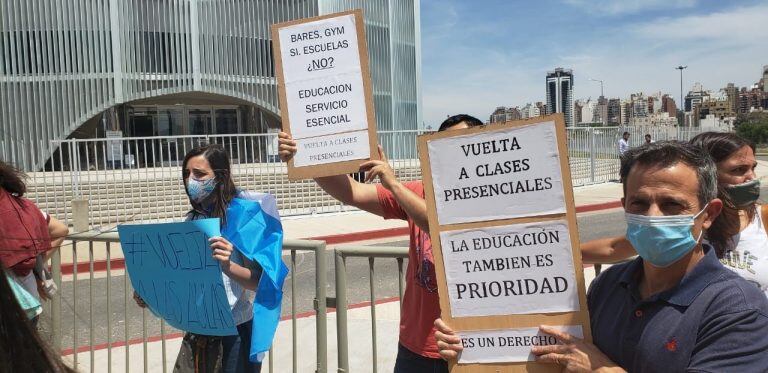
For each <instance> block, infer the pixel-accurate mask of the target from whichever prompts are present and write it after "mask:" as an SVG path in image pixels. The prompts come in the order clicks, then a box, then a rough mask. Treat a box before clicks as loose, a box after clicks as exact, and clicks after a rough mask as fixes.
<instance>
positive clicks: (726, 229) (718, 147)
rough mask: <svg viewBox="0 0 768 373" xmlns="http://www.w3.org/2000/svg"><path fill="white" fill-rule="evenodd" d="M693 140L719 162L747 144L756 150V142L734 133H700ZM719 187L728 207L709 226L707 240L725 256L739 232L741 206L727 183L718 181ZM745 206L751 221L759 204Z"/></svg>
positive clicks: (721, 196)
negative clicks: (731, 195) (728, 189)
mask: <svg viewBox="0 0 768 373" xmlns="http://www.w3.org/2000/svg"><path fill="white" fill-rule="evenodd" d="M691 144H693V145H696V146H699V147H701V148H702V149H704V150H705V151H706V152H707V153H708V154H709V156H710V157H711V158H712V160H713V161H714V162H715V165H717V164H719V163H720V162H722V161H724V160H726V159H728V158H729V157H730V156H732V155H733V153H735V152H737V151H739V150H740V149H742V148H743V147H745V146H748V147H750V148H751V149H752V152H754V151H755V144H754V143H752V142H751V141H749V140H747V139H744V138H742V137H740V136H738V135H736V134H734V133H726V132H703V133H700V134H698V135H696V136H695V137H694V138H692V139H691ZM718 174H719V170H718ZM717 191H718V193H717V197H718V198H720V199H721V200H722V201H723V205H724V207H725V208H724V209H723V211H722V212H720V216H718V217H717V219H715V221H714V222H713V223H712V226H711V227H710V228H709V229H708V230H707V240H709V242H711V243H712V244H713V245H714V246H715V249H716V250H717V254H718V256H720V257H722V255H723V254H725V252H726V251H728V250H730V249H732V248H733V247H732V246H733V245H734V242H733V240H731V237H732V236H733V235H735V234H736V233H739V226H740V220H739V209H737V208H736V207H735V206H734V204H733V202H731V198H730V196H728V193H727V192H726V185H725V184H723V183H720V182H718V183H717ZM745 210H746V212H747V215H748V216H749V221H752V219H754V217H755V214H756V213H757V207H756V206H755V205H754V204H753V205H752V206H750V207H749V208H747V209H745Z"/></svg>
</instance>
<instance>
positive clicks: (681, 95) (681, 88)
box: [675, 65, 688, 125]
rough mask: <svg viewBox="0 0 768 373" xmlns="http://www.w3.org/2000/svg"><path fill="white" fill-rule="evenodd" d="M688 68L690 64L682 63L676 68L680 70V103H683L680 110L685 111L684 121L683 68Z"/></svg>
mask: <svg viewBox="0 0 768 373" xmlns="http://www.w3.org/2000/svg"><path fill="white" fill-rule="evenodd" d="M687 68H688V65H685V66H683V65H680V66H678V67H675V69H677V70H680V105H682V106H681V109H680V111H681V112H682V113H683V118H682V119H683V120H682V122H684V121H685V101H683V70H685V69H687ZM680 124H681V125H682V124H683V123H680Z"/></svg>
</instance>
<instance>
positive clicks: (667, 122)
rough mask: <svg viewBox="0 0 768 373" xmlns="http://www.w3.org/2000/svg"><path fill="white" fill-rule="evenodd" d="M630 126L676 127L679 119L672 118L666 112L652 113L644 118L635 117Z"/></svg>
mask: <svg viewBox="0 0 768 373" xmlns="http://www.w3.org/2000/svg"><path fill="white" fill-rule="evenodd" d="M629 125H630V126H656V127H662V126H675V125H677V118H675V117H670V116H669V114H667V113H666V112H658V113H652V114H649V115H646V116H642V117H633V118H632V119H630V121H629Z"/></svg>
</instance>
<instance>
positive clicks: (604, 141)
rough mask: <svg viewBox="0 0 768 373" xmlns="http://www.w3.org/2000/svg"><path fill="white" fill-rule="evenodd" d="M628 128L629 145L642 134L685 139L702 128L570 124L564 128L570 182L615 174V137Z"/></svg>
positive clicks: (612, 177)
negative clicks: (565, 130) (566, 131)
mask: <svg viewBox="0 0 768 373" xmlns="http://www.w3.org/2000/svg"><path fill="white" fill-rule="evenodd" d="M625 131H626V132H629V133H630V136H629V145H630V146H639V145H642V144H643V143H644V142H645V135H646V134H649V135H651V140H652V141H663V140H682V141H688V140H690V139H691V138H693V137H694V136H696V135H698V134H699V133H701V132H702V130H701V129H700V128H695V127H658V126H635V127H571V128H568V155H569V159H570V166H571V177H572V178H573V186H581V185H589V184H595V183H604V182H607V181H611V180H616V179H618V177H619V166H620V165H619V163H620V161H619V145H618V142H619V139H620V138H621V136H622V134H623V133H624V132H625Z"/></svg>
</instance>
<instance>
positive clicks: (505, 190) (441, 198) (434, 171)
mask: <svg viewBox="0 0 768 373" xmlns="http://www.w3.org/2000/svg"><path fill="white" fill-rule="evenodd" d="M419 158H420V160H421V169H422V177H423V179H424V191H425V196H426V201H427V215H428V220H429V231H430V236H431V237H432V253H433V254H434V258H435V272H436V275H437V280H438V281H437V284H438V293H439V294H440V310H441V317H442V318H443V320H445V321H446V322H447V323H448V325H450V326H451V327H452V328H453V329H454V330H456V331H457V333H458V334H459V335H461V336H462V337H463V338H465V340H467V339H466V338H482V339H477V340H478V341H479V340H482V341H484V342H488V343H493V342H492V341H494V339H495V340H496V341H497V342H498V343H501V344H505V345H503V346H502V345H493V346H491V347H492V348H483V349H475V348H472V346H470V348H468V349H465V352H464V353H463V354H462V357H461V358H460V360H459V362H458V364H457V363H452V364H451V372H453V373H456V372H462V373H463V372H473V373H475V372H479V373H485V372H493V373H508V372H555V371H559V370H560V368H559V366H556V365H552V364H539V363H536V362H532V361H531V357H530V348H531V345H532V343H533V342H531V340H532V339H531V338H532V336H536V335H537V333H538V327H539V326H540V325H562V326H568V328H567V330H571V331H574V332H573V333H572V334H574V335H577V336H583V337H584V338H585V339H586V340H591V333H590V327H589V313H588V311H587V304H586V303H587V302H586V292H585V289H584V273H583V269H582V263H581V253H580V251H579V237H578V228H577V226H576V209H575V206H574V202H573V190H572V185H571V175H570V168H569V166H568V152H567V148H566V133H565V124H564V119H563V116H562V114H558V115H550V116H544V117H538V118H533V119H529V120H523V121H513V122H507V123H502V124H491V125H486V126H482V127H474V128H468V129H462V130H449V131H443V132H439V133H433V134H427V135H422V136H419ZM526 336H527V339H526ZM502 337H503V338H504V339H503V341H499V338H502ZM510 338H511V339H510ZM545 339H546V338H545ZM509 341H524V342H525V341H527V342H525V343H516V342H515V343H514V345H513V346H510V345H509V344H508V342H509ZM528 342H531V343H528ZM513 347H514V348H513ZM465 348H466V346H465Z"/></svg>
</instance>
